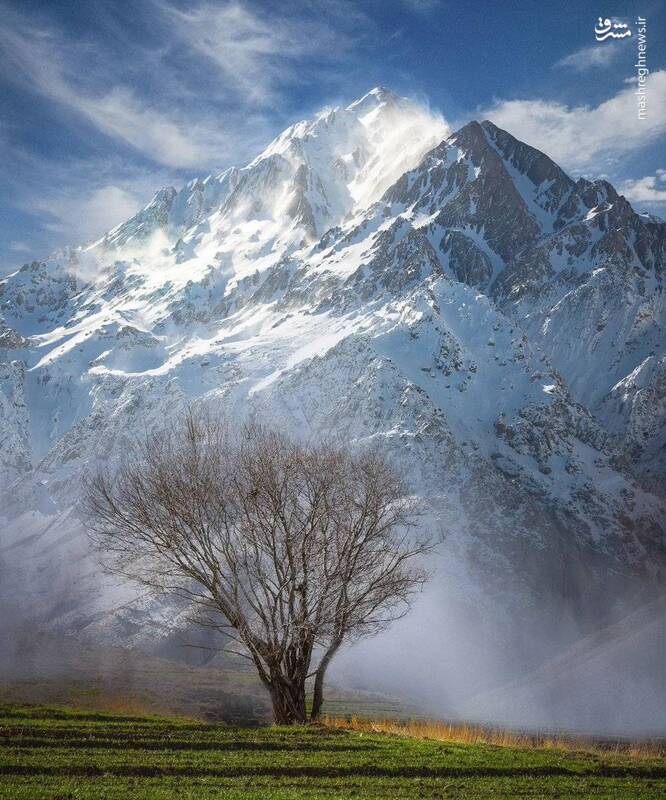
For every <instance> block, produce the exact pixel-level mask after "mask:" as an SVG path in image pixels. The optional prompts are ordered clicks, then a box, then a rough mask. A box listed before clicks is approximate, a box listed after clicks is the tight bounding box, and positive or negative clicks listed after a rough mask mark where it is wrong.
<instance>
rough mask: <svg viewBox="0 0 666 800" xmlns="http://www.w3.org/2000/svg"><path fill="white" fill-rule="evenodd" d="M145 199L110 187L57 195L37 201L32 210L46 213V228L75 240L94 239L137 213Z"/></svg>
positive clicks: (32, 205) (112, 186)
mask: <svg viewBox="0 0 666 800" xmlns="http://www.w3.org/2000/svg"><path fill="white" fill-rule="evenodd" d="M144 204H145V197H140V196H139V195H138V194H137V193H135V192H133V191H131V190H128V189H127V188H122V187H120V186H115V185H114V184H107V185H103V186H100V187H99V188H96V189H93V190H92V191H89V192H86V193H84V194H82V195H81V194H78V193H70V192H58V193H54V194H50V195H46V196H44V197H41V198H39V197H38V198H37V199H35V200H34V201H33V202H32V204H31V208H32V210H33V211H37V212H40V213H43V214H46V215H47V216H48V217H49V218H50V221H47V223H46V225H47V226H49V227H50V228H51V230H54V231H55V232H59V231H60V232H65V233H67V234H68V235H69V236H73V239H72V241H79V240H89V239H94V238H96V237H97V236H99V235H101V234H102V233H104V232H105V231H108V230H109V229H110V228H113V227H115V226H116V225H118V224H119V223H121V222H124V221H125V220H126V219H128V218H129V217H131V216H132V215H133V214H135V213H136V212H137V211H138V210H139V209H140V208H141V207H142V205H144Z"/></svg>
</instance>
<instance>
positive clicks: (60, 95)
mask: <svg viewBox="0 0 666 800" xmlns="http://www.w3.org/2000/svg"><path fill="white" fill-rule="evenodd" d="M0 44H2V45H3V49H4V51H5V57H6V58H8V59H9V60H10V62H11V63H12V65H13V67H14V69H15V77H17V78H20V79H22V80H23V81H24V82H26V83H28V84H29V85H30V86H31V88H33V89H35V90H37V91H39V92H40V93H42V94H43V95H45V96H46V97H47V98H48V99H49V100H52V101H55V102H58V103H60V104H62V105H64V106H66V107H68V108H70V109H71V110H73V111H75V112H77V113H79V114H80V115H82V116H83V117H85V118H86V119H87V120H88V121H89V122H90V123H92V124H93V125H94V126H95V127H96V128H97V129H98V130H99V131H101V132H102V133H104V134H106V135H108V136H111V137H114V138H116V139H119V140H122V141H123V142H125V143H126V144H129V145H130V146H132V147H133V148H135V149H136V150H138V151H140V152H141V153H143V154H144V155H146V156H148V157H149V158H151V159H152V160H154V161H156V162H157V163H160V164H164V165H167V166H170V167H194V166H199V165H202V164H206V163H211V162H213V163H214V162H215V161H217V160H219V159H220V157H221V154H222V153H224V152H225V149H228V147H229V137H228V136H227V135H226V134H225V131H224V130H223V129H222V128H221V127H220V126H219V124H214V123H213V122H212V121H208V120H205V119H204V120H201V119H199V120H197V119H191V118H189V117H188V118H187V119H183V118H181V117H180V116H179V115H178V113H177V112H175V111H173V110H168V111H167V110H162V109H159V108H157V107H155V106H154V105H152V104H151V103H150V102H146V101H144V100H141V99H139V98H138V97H137V96H136V93H135V92H134V91H132V90H131V89H130V88H128V87H126V86H122V85H117V86H113V85H112V86H111V88H101V89H99V90H98V91H93V90H91V89H83V88H81V86H80V85H79V83H78V81H77V76H76V74H75V73H76V71H77V70H78V69H80V64H81V62H83V61H85V59H84V58H83V56H84V52H83V51H81V52H79V51H77V47H76V44H75V43H72V42H67V41H65V40H63V39H62V38H60V37H59V36H58V35H57V34H56V33H54V32H53V31H50V30H46V29H38V30H35V29H31V28H29V27H28V26H27V24H26V23H24V22H23V21H22V20H20V19H19V18H18V17H16V16H14V17H12V18H10V19H9V20H8V21H7V22H6V24H4V25H3V26H2V27H0ZM88 55H89V54H88Z"/></svg>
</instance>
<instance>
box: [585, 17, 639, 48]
mask: <svg viewBox="0 0 666 800" xmlns="http://www.w3.org/2000/svg"><path fill="white" fill-rule="evenodd" d="M594 36H595V38H596V40H597V41H598V42H605V41H606V39H625V38H626V37H627V36H631V30H630V28H629V26H628V25H627V24H626V23H624V22H611V20H609V19H603V17H599V19H598V20H597V24H596V25H595V26H594Z"/></svg>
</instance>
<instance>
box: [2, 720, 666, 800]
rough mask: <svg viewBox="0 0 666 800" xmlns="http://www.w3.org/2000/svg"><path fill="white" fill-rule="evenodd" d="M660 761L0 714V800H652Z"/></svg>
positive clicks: (662, 791) (665, 770) (292, 731)
mask: <svg viewBox="0 0 666 800" xmlns="http://www.w3.org/2000/svg"><path fill="white" fill-rule="evenodd" d="M665 795H666V762H665V761H664V760H663V759H659V758H641V759H632V758H630V757H629V756H627V755H619V754H613V753H608V754H605V753H604V754H599V753H595V754H592V753H578V752H564V751H558V750H547V749H538V748H530V749H520V748H509V747H494V746H490V745H480V744H473V745H463V744H451V743H443V742H435V741H423V740H417V739H408V738H400V737H393V736H388V735H382V734H368V733H364V732H346V731H340V730H335V729H332V728H331V729H329V728H321V727H313V726H310V727H305V728H300V729H296V728H269V727H265V728H238V727H225V726H222V725H210V724H205V723H201V722H195V721H187V720H173V719H161V718H156V717H142V716H133V715H111V714H105V713H95V712H84V711H72V710H65V709H48V708H39V707H16V706H14V707H9V706H7V707H0V798H3V800H19V798H20V799H21V800H23V799H24V798H49V800H56V799H57V800H65V798H72V799H74V798H76V799H77V800H78V799H79V798H81V800H85V799H86V798H90V799H91V800H92V799H93V798H94V800H101V799H104V798H107V799H108V800H111V798H132V800H135V799H137V800H141V799H142V798H155V800H157V798H159V799H160V800H164V799H165V798H174V800H175V799H176V798H177V800H189V799H190V798H192V800H193V799H194V798H197V800H200V799H201V798H230V799H233V798H261V799H262V800H272V799H273V798H287V797H289V798H305V797H308V798H320V797H321V798H351V797H354V798H361V797H375V798H500V797H502V798H508V797H511V798H514V797H515V798H530V797H531V798H560V799H561V798H574V797H575V798H581V797H594V798H632V799H633V798H648V797H649V798H657V797H664V796H665Z"/></svg>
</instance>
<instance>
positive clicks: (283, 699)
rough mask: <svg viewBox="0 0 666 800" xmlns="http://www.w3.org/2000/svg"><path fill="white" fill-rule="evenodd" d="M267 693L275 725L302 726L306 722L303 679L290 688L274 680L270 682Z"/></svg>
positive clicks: (280, 681) (282, 682)
mask: <svg viewBox="0 0 666 800" xmlns="http://www.w3.org/2000/svg"><path fill="white" fill-rule="evenodd" d="M269 691H270V695H271V703H272V704H273V721H274V722H275V724H276V725H304V724H305V723H306V722H307V713H306V710H305V679H303V680H302V681H301V680H298V681H296V683H295V684H292V685H291V686H289V685H288V684H287V683H286V682H285V681H283V680H280V679H276V680H273V681H272V682H271V685H270V687H269Z"/></svg>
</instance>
